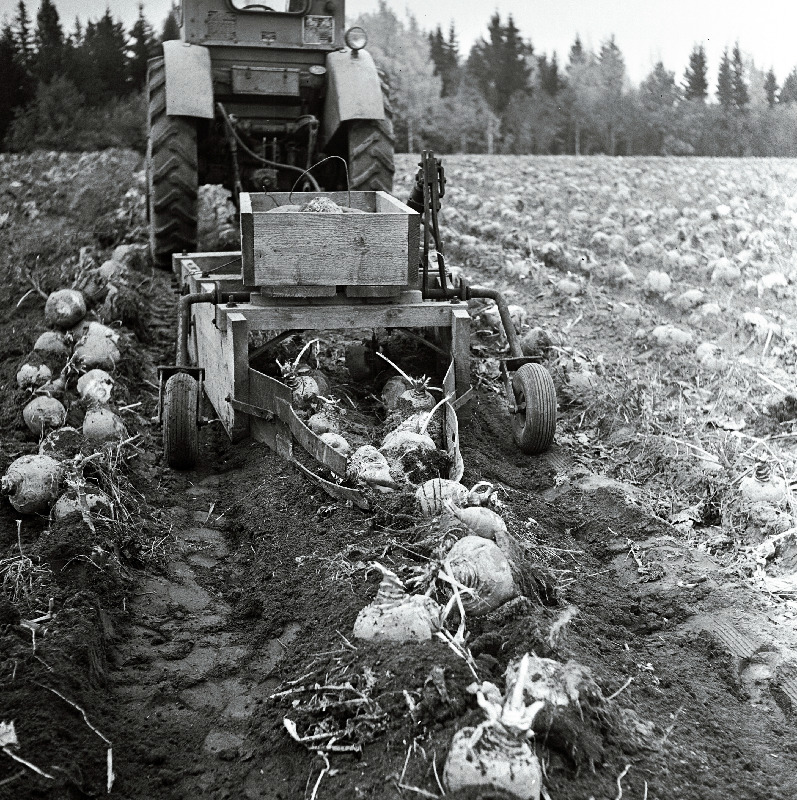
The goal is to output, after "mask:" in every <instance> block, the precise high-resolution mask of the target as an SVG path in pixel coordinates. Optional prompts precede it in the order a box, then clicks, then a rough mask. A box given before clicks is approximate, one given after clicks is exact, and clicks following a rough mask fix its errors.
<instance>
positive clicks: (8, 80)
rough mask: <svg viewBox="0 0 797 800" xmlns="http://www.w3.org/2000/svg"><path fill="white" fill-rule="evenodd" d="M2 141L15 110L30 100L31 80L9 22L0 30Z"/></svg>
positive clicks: (0, 114)
mask: <svg viewBox="0 0 797 800" xmlns="http://www.w3.org/2000/svg"><path fill="white" fill-rule="evenodd" d="M0 75H2V76H3V77H2V80H0V142H2V140H3V138H4V137H5V134H6V131H7V130H8V126H9V125H10V124H11V120H12V119H14V112H15V110H16V109H18V108H19V107H20V106H22V105H24V104H25V103H27V102H28V100H30V92H31V87H30V80H29V76H28V73H27V71H26V70H25V68H24V66H23V65H22V62H21V60H20V58H19V52H18V50H17V37H16V34H15V31H14V29H13V28H12V27H11V25H10V24H9V23H6V24H5V25H3V28H2V30H0Z"/></svg>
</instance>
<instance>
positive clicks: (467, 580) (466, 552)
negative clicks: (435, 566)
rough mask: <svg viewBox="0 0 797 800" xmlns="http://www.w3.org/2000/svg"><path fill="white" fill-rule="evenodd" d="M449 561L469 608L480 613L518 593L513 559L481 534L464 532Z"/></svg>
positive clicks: (472, 612)
mask: <svg viewBox="0 0 797 800" xmlns="http://www.w3.org/2000/svg"><path fill="white" fill-rule="evenodd" d="M446 562H447V564H448V566H449V567H450V568H451V573H452V575H453V576H454V578H456V580H457V581H458V582H459V583H461V584H462V585H463V586H464V587H466V588H467V589H469V590H470V591H468V592H465V591H463V592H462V604H463V606H464V607H465V611H466V612H467V613H469V614H473V616H476V617H479V616H482V615H483V614H487V613H489V612H490V611H494V610H495V609H496V608H498V607H499V606H501V605H503V604H504V603H506V602H507V601H508V600H511V599H512V598H513V597H517V595H518V589H517V586H516V585H515V581H514V578H513V577H512V568H511V565H510V563H509V560H508V559H507V557H506V556H505V555H504V553H503V552H502V550H501V548H500V547H499V546H498V545H497V544H496V543H495V542H493V541H490V540H489V539H483V538H482V537H481V536H464V537H463V538H462V539H460V540H459V541H457V542H455V543H454V546H453V547H452V548H451V550H449V552H448V556H447V557H446Z"/></svg>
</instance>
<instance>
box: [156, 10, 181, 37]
mask: <svg viewBox="0 0 797 800" xmlns="http://www.w3.org/2000/svg"><path fill="white" fill-rule="evenodd" d="M179 38H180V23H179V22H178V17H177V7H176V6H175V5H174V4H172V7H171V9H170V10H169V13H168V15H167V17H166V19H165V20H164V21H163V30H162V31H161V42H169V41H172V40H173V39H179Z"/></svg>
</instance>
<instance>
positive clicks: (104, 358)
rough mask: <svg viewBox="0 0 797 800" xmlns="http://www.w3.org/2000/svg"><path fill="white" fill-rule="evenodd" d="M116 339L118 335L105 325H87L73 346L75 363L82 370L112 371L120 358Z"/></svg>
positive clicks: (92, 323) (93, 323)
mask: <svg viewBox="0 0 797 800" xmlns="http://www.w3.org/2000/svg"><path fill="white" fill-rule="evenodd" d="M118 339H119V335H118V334H117V333H116V332H115V331H113V330H111V329H110V328H107V327H106V326H105V325H100V324H99V323H95V322H91V323H89V325H88V326H87V328H86V330H85V333H83V335H82V336H81V338H80V340H79V341H78V343H77V345H76V346H75V350H74V358H75V362H76V363H77V365H78V366H79V367H80V368H81V369H83V370H92V369H104V370H112V369H113V368H114V367H115V366H116V362H117V361H119V358H120V353H119V348H118V347H117V346H116V342H117V341H118Z"/></svg>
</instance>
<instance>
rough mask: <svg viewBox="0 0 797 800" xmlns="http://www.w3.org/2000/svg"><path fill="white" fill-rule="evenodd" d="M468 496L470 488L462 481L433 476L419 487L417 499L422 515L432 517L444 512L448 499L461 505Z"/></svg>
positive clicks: (416, 494) (416, 493)
mask: <svg viewBox="0 0 797 800" xmlns="http://www.w3.org/2000/svg"><path fill="white" fill-rule="evenodd" d="M467 496H468V490H467V489H466V488H465V487H464V486H463V485H462V484H461V483H458V482H457V481H450V480H448V479H447V478H431V479H430V480H428V481H426V482H424V483H423V484H421V485H420V486H419V487H418V489H417V490H416V492H415V501H416V502H417V504H418V509H419V510H420V512H421V516H422V517H424V518H426V519H430V518H431V517H436V516H438V515H439V514H442V513H443V511H444V510H445V501H446V500H450V501H451V502H452V503H454V505H460V504H462V503H464V502H465V499H466V498H467Z"/></svg>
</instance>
